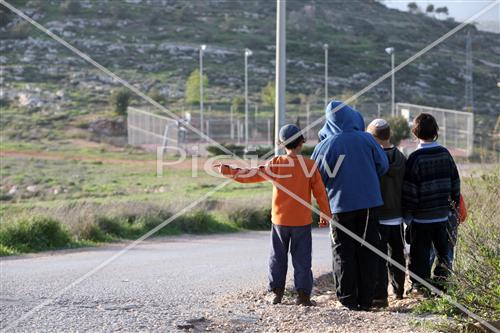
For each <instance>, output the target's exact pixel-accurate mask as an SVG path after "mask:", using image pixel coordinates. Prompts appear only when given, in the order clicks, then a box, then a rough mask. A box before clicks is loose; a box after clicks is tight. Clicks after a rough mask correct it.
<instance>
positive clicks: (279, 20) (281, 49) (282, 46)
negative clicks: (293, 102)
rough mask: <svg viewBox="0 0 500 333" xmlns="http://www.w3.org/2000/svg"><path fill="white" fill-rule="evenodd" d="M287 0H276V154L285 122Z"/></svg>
mask: <svg viewBox="0 0 500 333" xmlns="http://www.w3.org/2000/svg"><path fill="white" fill-rule="evenodd" d="M285 34H286V0H276V79H275V80H276V98H275V102H274V103H275V104H274V141H275V142H274V154H275V155H279V154H280V148H279V144H278V142H279V131H280V128H281V126H283V125H284V124H285V90H286V35H285Z"/></svg>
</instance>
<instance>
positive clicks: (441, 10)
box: [436, 6, 448, 15]
mask: <svg viewBox="0 0 500 333" xmlns="http://www.w3.org/2000/svg"><path fill="white" fill-rule="evenodd" d="M436 13H437V14H444V15H448V7H446V6H444V7H438V8H436Z"/></svg>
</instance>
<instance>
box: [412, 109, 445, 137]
mask: <svg viewBox="0 0 500 333" xmlns="http://www.w3.org/2000/svg"><path fill="white" fill-rule="evenodd" d="M438 131H439V126H438V124H437V122H436V119H435V118H434V117H433V116H432V115H431V114H428V113H421V114H419V115H418V116H417V118H415V119H414V120H413V127H412V129H411V132H412V133H413V135H415V136H416V137H417V138H419V139H421V140H433V141H436V140H437V139H438V138H439V134H438Z"/></svg>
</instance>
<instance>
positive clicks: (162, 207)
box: [0, 142, 271, 254]
mask: <svg viewBox="0 0 500 333" xmlns="http://www.w3.org/2000/svg"><path fill="white" fill-rule="evenodd" d="M42 146H43V147H45V149H44V150H35V148H38V149H40V148H42ZM48 147H49V148H50V147H51V146H44V145H42V144H39V145H17V146H16V144H15V143H14V142H8V143H4V144H3V145H2V147H1V151H2V152H3V153H4V156H2V167H1V184H0V189H1V192H0V198H1V200H2V205H1V208H0V214H1V219H2V224H1V225H0V243H1V244H2V245H3V246H2V248H3V252H5V254H12V253H17V252H31V251H39V250H45V249H52V248H59V247H68V246H74V245H75V244H78V243H81V242H83V243H84V244H89V242H90V243H91V242H102V241H109V240H118V239H122V238H135V237H139V236H141V235H142V234H143V233H145V232H147V231H148V230H149V229H151V228H152V227H154V226H156V225H158V224H159V223H161V222H162V221H163V220H165V219H167V218H168V217H170V216H171V215H172V214H175V213H176V212H177V211H179V210H180V209H182V208H183V207H185V206H187V205H188V204H190V203H191V202H193V201H194V200H196V199H198V198H200V197H202V196H205V195H206V194H207V193H209V192H210V191H211V190H213V189H214V188H215V187H216V186H217V185H219V184H221V183H222V182H223V181H224V179H220V178H215V177H212V176H210V175H208V174H207V173H206V172H205V171H204V170H198V171H197V175H196V176H194V177H193V176H192V171H191V167H190V165H191V162H190V161H187V162H185V163H184V164H183V165H181V166H178V167H168V166H167V167H165V169H164V172H163V175H162V176H157V174H156V161H155V160H154V158H155V156H154V155H153V154H149V153H146V152H139V153H131V152H130V151H128V150H127V149H118V148H116V147H107V148H108V149H110V150H112V151H110V152H109V151H107V149H106V147H105V145H102V149H100V150H97V151H96V150H92V149H86V148H81V147H80V148H78V147H74V149H73V150H71V149H70V148H69V147H66V148H65V147H64V146H57V147H53V148H54V149H47V148H48ZM7 152H11V154H7ZM171 159H172V158H171ZM202 161H203V160H202ZM170 162H171V161H170ZM270 198H271V186H270V184H265V183H262V184H252V185H247V186H242V185H240V184H237V183H232V182H231V183H229V184H228V185H226V186H224V187H223V188H221V189H220V190H218V191H217V192H215V193H213V195H210V196H209V197H207V199H206V200H205V201H203V202H202V203H200V204H199V205H197V206H196V207H195V208H194V209H192V210H191V211H190V212H189V213H187V215H186V216H184V217H183V218H179V219H177V220H176V222H174V223H172V225H171V226H169V227H167V228H166V229H165V230H164V231H163V232H160V234H178V233H182V232H188V233H210V232H225V231H237V230H241V229H245V228H254V227H255V228H262V227H265V226H266V225H267V224H268V223H269V219H268V218H265V219H264V220H265V221H264V222H262V221H261V220H262V219H261V217H263V216H267V215H268V214H269V208H270ZM44 219H45V220H46V219H49V220H54V221H56V222H57V223H58V224H60V225H61V226H62V228H63V229H64V230H65V231H67V232H68V234H69V235H70V238H69V240H68V242H67V244H63V245H62V246H61V244H59V243H57V245H53V244H52V243H51V241H47V242H46V244H45V245H44V244H39V245H36V246H34V247H30V246H25V245H23V244H16V243H15V242H13V241H11V240H9V239H7V238H8V237H7V236H5V235H6V234H8V233H9V232H10V233H13V232H14V231H15V230H14V231H13V230H10V229H13V228H14V229H15V228H18V227H19V228H20V227H22V226H23V225H24V224H29V225H30V226H29V227H26V228H28V229H29V228H35V227H34V226H32V225H31V224H36V223H38V222H36V221H35V222H34V220H37V221H38V220H44ZM252 219H254V220H255V221H250V220H252ZM262 223H265V225H264V226H262V225H261V226H259V225H260V224H262ZM109 224H116V225H115V226H112V227H110V226H109ZM9 228H10V229H9ZM19 228H18V229H19ZM113 228H114V229H113ZM7 229H9V231H8V232H7ZM21 229H22V228H21ZM97 229H99V230H101V231H102V233H100V232H98V233H97V234H96V230H97ZM115 229H116V230H115ZM19 239H21V241H22V239H23V238H19ZM25 242H28V243H29V242H30V241H29V240H25ZM42 243H43V242H42Z"/></svg>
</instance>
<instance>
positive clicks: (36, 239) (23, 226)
mask: <svg viewBox="0 0 500 333" xmlns="http://www.w3.org/2000/svg"><path fill="white" fill-rule="evenodd" d="M71 241H72V239H71V235H70V233H69V231H68V230H67V229H66V227H64V226H63V225H62V224H61V223H60V222H59V221H58V220H55V219H52V218H49V217H45V216H33V217H28V218H22V219H20V220H18V221H14V222H12V223H8V224H5V223H4V224H2V226H1V227H0V244H1V245H3V246H4V247H9V248H11V249H13V250H16V251H19V252H33V251H42V250H49V249H56V248H61V247H65V246H68V245H70V244H71Z"/></svg>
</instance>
